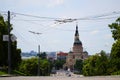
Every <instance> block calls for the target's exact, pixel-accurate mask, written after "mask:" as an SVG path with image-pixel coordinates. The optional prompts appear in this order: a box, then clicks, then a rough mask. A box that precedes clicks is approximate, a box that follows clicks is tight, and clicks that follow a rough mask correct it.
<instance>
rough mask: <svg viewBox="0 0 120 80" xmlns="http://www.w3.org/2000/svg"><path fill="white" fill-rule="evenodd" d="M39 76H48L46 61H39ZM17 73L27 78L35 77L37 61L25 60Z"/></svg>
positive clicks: (48, 70)
mask: <svg viewBox="0 0 120 80" xmlns="http://www.w3.org/2000/svg"><path fill="white" fill-rule="evenodd" d="M39 69H40V76H48V75H50V71H51V70H50V69H51V68H50V63H49V61H48V60H47V59H42V58H41V59H40V67H39ZM19 71H20V72H22V73H24V74H26V75H27V76H36V75H37V73H38V72H37V71H38V59H37V58H31V59H25V60H23V61H22V62H21V64H20V66H19Z"/></svg>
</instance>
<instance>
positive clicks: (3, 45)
mask: <svg viewBox="0 0 120 80" xmlns="http://www.w3.org/2000/svg"><path fill="white" fill-rule="evenodd" d="M7 25H8V24H7V21H4V18H3V17H2V16H0V66H8V42H6V41H3V35H7V34H8V27H7ZM12 29H13V28H12V25H11V26H10V31H12ZM10 35H12V34H10ZM20 53H21V50H20V49H17V41H15V42H11V63H12V69H15V68H16V67H17V65H18V64H19V63H20V61H21V56H20Z"/></svg>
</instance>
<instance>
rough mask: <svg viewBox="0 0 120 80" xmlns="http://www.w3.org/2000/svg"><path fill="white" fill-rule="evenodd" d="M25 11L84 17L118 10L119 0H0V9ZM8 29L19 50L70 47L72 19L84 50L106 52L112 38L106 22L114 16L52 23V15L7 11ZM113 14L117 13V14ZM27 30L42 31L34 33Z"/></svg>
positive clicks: (64, 16) (111, 20)
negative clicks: (10, 26)
mask: <svg viewBox="0 0 120 80" xmlns="http://www.w3.org/2000/svg"><path fill="white" fill-rule="evenodd" d="M8 10H10V11H11V12H14V13H22V14H29V15H35V16H41V17H50V18H84V17H88V16H96V15H102V14H109V13H111V12H115V11H116V12H118V11H120V0H1V1H0V11H1V13H2V14H3V16H4V17H6V15H4V11H5V12H7V11H8ZM11 16H12V18H11V24H13V31H12V33H13V34H15V35H16V37H17V41H18V44H17V46H18V48H21V49H22V52H29V51H31V50H34V51H38V45H40V46H41V51H64V52H69V51H70V50H71V49H72V47H73V42H74V33H75V27H76V23H77V24H78V28H79V36H80V40H81V41H82V43H83V47H84V50H86V51H88V53H89V54H95V53H98V52H100V51H101V50H104V51H106V52H107V53H108V52H110V50H111V47H112V44H113V42H114V40H113V38H112V34H111V31H110V29H109V27H108V24H111V23H112V22H114V21H115V20H116V18H112V19H102V20H78V21H75V22H71V23H65V24H55V23H56V22H55V21H54V19H52V20H51V19H45V20H43V19H40V18H34V17H27V16H22V15H17V14H11ZM117 16H120V14H118V15H117ZM28 31H35V32H39V33H42V34H41V35H35V34H32V33H30V32H28Z"/></svg>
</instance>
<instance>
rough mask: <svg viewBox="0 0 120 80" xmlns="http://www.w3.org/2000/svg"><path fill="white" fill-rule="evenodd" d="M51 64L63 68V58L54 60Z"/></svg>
mask: <svg viewBox="0 0 120 80" xmlns="http://www.w3.org/2000/svg"><path fill="white" fill-rule="evenodd" d="M53 64H54V66H55V68H56V69H57V70H59V69H62V68H63V65H64V64H65V60H56V61H55V62H54V63H53Z"/></svg>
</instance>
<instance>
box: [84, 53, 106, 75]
mask: <svg viewBox="0 0 120 80" xmlns="http://www.w3.org/2000/svg"><path fill="white" fill-rule="evenodd" d="M107 65H108V58H107V55H106V53H105V52H104V51H101V52H100V53H99V54H96V55H93V56H91V57H89V58H88V59H86V60H85V61H84V64H83V74H84V75H85V76H96V75H106V74H107V68H108V66H107Z"/></svg>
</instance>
